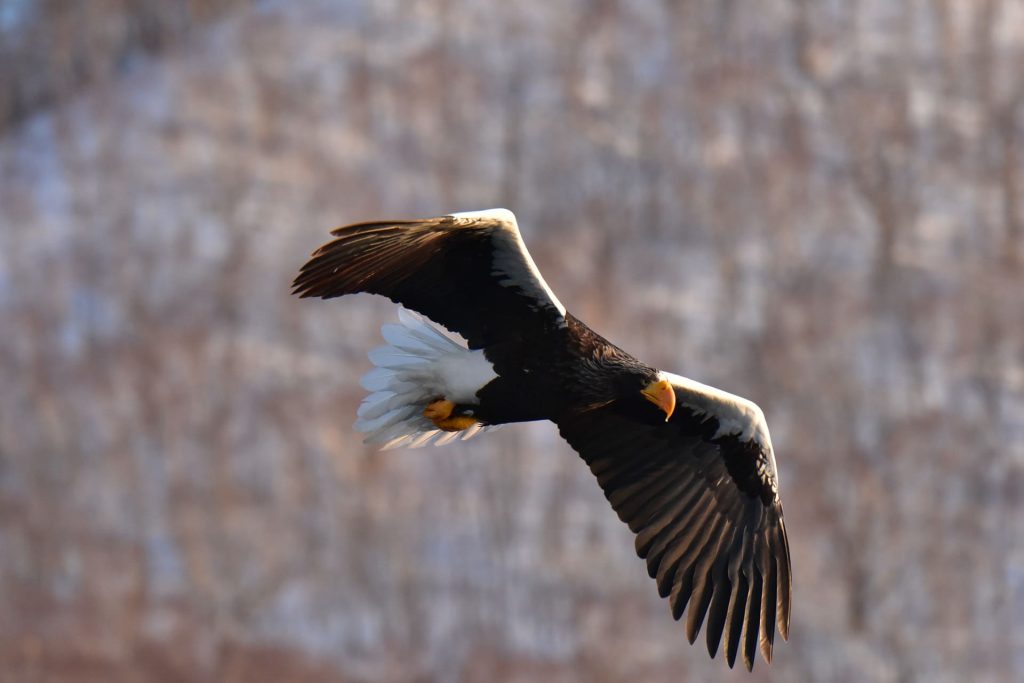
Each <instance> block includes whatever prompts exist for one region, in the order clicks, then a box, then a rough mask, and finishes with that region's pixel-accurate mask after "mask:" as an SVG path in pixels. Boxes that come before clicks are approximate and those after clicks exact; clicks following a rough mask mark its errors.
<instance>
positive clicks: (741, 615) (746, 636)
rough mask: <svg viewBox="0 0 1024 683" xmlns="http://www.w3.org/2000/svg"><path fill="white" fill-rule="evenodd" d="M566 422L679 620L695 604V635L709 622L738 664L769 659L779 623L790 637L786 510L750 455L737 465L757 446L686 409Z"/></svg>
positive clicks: (713, 644)
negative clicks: (664, 415) (657, 416)
mask: <svg viewBox="0 0 1024 683" xmlns="http://www.w3.org/2000/svg"><path fill="white" fill-rule="evenodd" d="M558 426H559V430H560V431H561V433H562V436H563V437H565V439H566V440H567V441H568V442H569V443H570V444H571V445H572V447H573V448H575V449H576V451H577V452H579V453H580V455H581V456H582V457H583V459H584V460H585V461H586V462H587V465H589V466H590V470H591V471H592V472H593V473H594V474H595V475H596V476H597V480H598V483H600V485H601V488H602V489H603V490H604V493H605V496H606V497H607V498H608V500H609V502H610V503H611V504H612V507H613V508H614V509H615V511H616V512H617V513H618V515H619V518H620V519H622V521H624V522H626V524H628V525H629V528H630V529H631V530H632V531H633V532H634V533H635V534H636V535H637V537H636V551H637V554H639V555H640V557H642V558H644V559H646V560H647V569H648V573H649V574H650V575H651V577H652V578H654V579H656V580H657V583H658V593H659V594H660V595H661V596H662V597H667V598H669V602H670V606H671V609H672V616H673V617H674V618H676V619H679V618H681V617H682V615H683V611H684V609H685V608H686V606H687V605H689V610H688V611H687V614H686V635H687V638H688V639H689V640H690V642H691V643H692V642H694V640H695V639H696V637H697V634H698V632H699V631H700V627H701V625H702V623H703V622H704V621H705V619H706V620H707V627H706V629H705V631H706V636H707V645H708V652H709V653H710V654H711V656H712V657H714V656H715V653H716V652H717V651H718V648H719V645H720V643H721V641H722V640H723V638H724V640H725V652H726V657H727V659H728V662H729V666H730V667H731V666H732V665H733V663H734V662H735V660H736V655H737V653H739V652H742V653H743V662H744V664H745V665H746V667H747V668H748V669H750V668H752V667H753V663H754V652H755V650H756V648H757V647H758V645H759V644H760V649H761V653H762V655H763V656H764V658H765V660H766V661H769V662H770V661H771V658H772V646H773V642H774V638H775V629H776V626H778V629H779V632H780V633H782V636H783V637H784V638H788V636H789V610H790V587H791V577H790V564H789V544H788V541H787V539H786V527H785V525H784V524H783V519H782V506H781V504H780V503H779V501H778V499H777V497H776V496H775V495H774V493H771V494H769V493H768V492H767V490H768V489H770V488H771V485H772V482H770V481H768V480H765V481H763V482H760V484H757V483H756V480H755V479H752V478H751V476H750V473H751V472H754V471H756V470H757V468H756V467H755V466H754V463H752V462H749V463H746V464H744V463H743V462H738V461H739V460H743V459H750V458H753V457H754V456H753V455H752V454H751V453H750V452H749V449H747V448H746V447H747V446H749V445H750V444H749V443H746V442H740V441H739V440H738V439H737V438H736V437H733V436H725V437H722V438H719V439H715V438H714V434H715V432H716V430H717V421H716V420H715V419H714V418H711V419H703V420H701V419H698V417H697V416H695V415H694V413H693V412H692V411H690V410H689V409H687V408H686V407H684V406H680V407H679V408H677V410H676V412H675V414H674V415H673V416H672V419H671V420H670V421H669V422H664V423H655V422H653V421H647V420H641V419H639V418H637V417H636V416H632V415H626V414H624V413H622V412H619V411H618V410H617V409H616V408H615V406H614V404H613V405H611V406H608V407H605V408H600V409H597V410H591V411H588V412H586V413H583V414H580V415H575V416H572V417H569V418H566V419H564V420H559V422H558ZM744 450H747V452H746V453H744V452H743V451H744ZM769 475H770V477H772V478H773V477H774V472H770V473H769Z"/></svg>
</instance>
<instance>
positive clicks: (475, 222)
mask: <svg viewBox="0 0 1024 683" xmlns="http://www.w3.org/2000/svg"><path fill="white" fill-rule="evenodd" d="M331 234H333V235H334V236H335V239H334V240H333V241H331V242H328V243H327V244H325V245H324V246H322V247H320V248H319V249H317V250H316V251H315V252H313V256H312V258H310V260H309V261H308V262H307V263H306V264H305V265H304V266H303V267H302V270H301V272H300V273H299V275H298V277H296V278H295V282H294V283H293V288H294V289H293V292H294V293H295V294H299V295H300V296H302V297H310V296H315V297H321V298H324V299H329V298H332V297H336V296H342V295H345V294H353V293H356V292H370V293H372V294H382V295H384V296H386V297H388V298H390V299H391V300H392V301H395V302H397V303H400V304H403V305H404V306H406V307H407V308H411V309H413V310H415V311H418V312H420V313H422V314H423V315H425V316H427V317H428V318H430V319H431V320H434V321H435V322H438V323H441V324H442V325H444V326H445V327H447V328H448V329H450V330H454V331H455V332H458V333H459V334H461V335H462V336H464V337H465V338H466V340H467V341H468V342H469V346H470V348H474V349H476V348H481V347H484V346H487V345H488V344H490V343H492V342H494V341H498V340H502V339H506V338H508V337H509V336H515V335H516V334H517V333H522V332H523V331H524V330H532V329H537V330H538V331H541V330H543V329H550V328H557V327H560V326H562V325H564V324H565V307H564V306H562V304H561V302H559V301H558V299H557V298H556V297H555V295H554V294H553V293H552V292H551V290H550V288H549V287H548V285H547V283H546V282H544V278H543V277H541V274H540V272H539V271H538V270H537V266H536V265H535V264H534V262H533V259H532V258H531V257H530V253H529V252H528V251H527V250H526V245H524V244H523V239H522V237H521V236H520V234H519V228H518V226H517V225H516V219H515V216H514V215H512V212H511V211H507V210H505V209H492V210H490V211H480V212H474V213H460V214H452V215H450V216H442V217H439V218H427V219H423V220H412V221H391V222H381V223H359V224H357V225H349V226H346V227H343V228H338V229H337V230H334V231H332V233H331Z"/></svg>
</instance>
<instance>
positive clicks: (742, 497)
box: [294, 209, 792, 669]
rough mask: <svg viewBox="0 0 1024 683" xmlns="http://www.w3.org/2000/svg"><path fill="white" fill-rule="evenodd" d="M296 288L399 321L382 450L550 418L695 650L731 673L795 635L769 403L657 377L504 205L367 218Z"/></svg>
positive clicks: (380, 379) (384, 367)
mask: <svg viewBox="0 0 1024 683" xmlns="http://www.w3.org/2000/svg"><path fill="white" fill-rule="evenodd" d="M332 234H333V235H334V240H332V241H331V242H328V243H327V244H325V245H323V246H322V247H320V248H319V249H317V250H316V251H315V252H314V253H313V255H312V258H310V260H309V261H308V262H307V263H306V264H305V265H304V266H303V267H302V270H301V272H300V273H299V275H298V277H296V278H295V282H294V293H296V294H299V295H301V296H303V297H321V298H324V299H329V298H332V297H336V296H343V295H345V294H354V293H356V292H370V293H373V294H382V295H384V296H386V297H388V298H389V299H391V300H392V301H395V302H396V303H399V304H401V305H402V306H405V307H406V308H409V309H412V310H413V311H417V312H418V313H421V314H422V315H424V316H426V317H427V318H429V320H430V321H433V322H434V323H439V324H441V325H443V326H444V327H446V328H448V330H451V331H454V332H457V333H459V334H460V335H462V336H463V337H464V338H465V340H466V342H468V348H467V346H466V345H463V344H461V343H459V342H457V341H455V340H454V339H452V338H451V337H449V336H448V335H446V334H444V333H443V332H442V331H440V330H439V329H437V328H436V327H434V326H433V325H431V323H430V322H429V321H428V320H424V319H423V318H421V317H419V316H414V315H412V314H410V313H408V312H407V311H404V310H400V311H399V314H400V321H401V322H400V324H398V325H385V326H384V327H383V329H382V332H383V334H384V338H385V339H386V340H387V341H388V342H389V344H390V346H384V347H381V348H378V349H375V350H374V351H372V352H371V353H370V359H371V361H373V363H374V365H376V366H377V367H376V368H375V369H373V370H371V371H370V372H369V373H368V374H367V375H366V376H365V377H364V378H363V381H362V384H363V386H364V387H365V388H366V389H367V390H368V391H370V392H371V393H370V395H369V396H368V397H367V398H366V399H365V400H364V401H363V403H362V405H361V406H360V408H359V412H358V420H357V422H356V428H357V429H359V430H360V431H363V432H369V437H368V439H367V442H368V443H377V444H382V445H383V446H384V447H396V446H421V445H424V444H427V443H445V442H448V441H450V440H452V439H454V438H468V437H470V436H473V435H474V434H476V433H478V432H479V431H481V430H482V429H486V428H487V427H488V426H490V425H499V424H505V423H509V422H525V421H528V420H551V421H552V422H554V423H555V424H556V425H558V430H559V432H560V433H561V434H562V436H563V437H564V438H565V440H566V441H568V442H569V444H570V445H571V446H572V447H573V448H574V449H576V451H578V452H579V454H580V455H581V456H582V457H583V459H584V460H585V461H586V463H587V465H588V466H589V467H590V470H591V471H592V472H593V473H594V475H595V476H596V477H597V481H598V483H599V484H600V485H601V488H602V489H603V490H604V494H605V496H606V497H607V498H608V501H609V502H610V503H611V505H612V507H613V508H614V509H615V512H617V513H618V515H619V518H620V519H622V521H623V522H625V523H626V524H627V525H629V528H630V529H631V530H632V531H633V533H635V534H636V552H637V553H638V554H639V555H640V557H641V558H644V559H645V560H646V561H647V571H648V573H649V574H650V575H651V577H652V578H654V579H656V581H657V585H658V593H659V594H660V595H661V596H662V597H667V598H668V599H669V605H670V607H671V610H672V616H673V617H674V618H676V619H680V618H681V617H682V615H683V612H684V610H686V607H687V605H689V610H688V611H686V637H687V638H688V639H689V641H690V642H691V643H693V642H694V640H695V639H696V637H697V634H698V632H699V630H700V627H701V625H702V623H703V622H704V621H705V619H706V620H707V626H706V628H705V631H706V636H707V645H708V652H709V653H710V654H711V656H712V657H714V656H715V654H716V653H717V651H718V647H719V644H720V643H721V641H722V639H723V637H724V639H725V654H726V659H727V660H728V663H729V666H730V667H731V666H733V664H734V663H735V661H736V655H737V654H738V653H740V652H742V653H743V662H744V664H745V665H746V667H747V669H751V668H752V667H753V665H754V651H755V648H757V647H758V645H760V649H761V654H762V656H763V657H764V659H765V660H766V661H769V662H770V661H771V658H772V644H773V641H774V639H775V629H776V627H778V630H779V632H780V633H781V634H782V637H783V638H787V639H788V637H789V614H790V589H791V585H792V580H791V573H790V561H789V543H788V541H787V539H786V526H785V524H784V523H783V519H782V503H781V502H780V501H779V480H778V473H777V472H776V468H775V455H774V454H773V452H772V442H771V438H770V437H769V435H768V426H767V424H765V419H764V415H763V414H762V413H761V410H760V408H758V407H757V406H756V405H755V404H754V403H752V402H750V401H748V400H746V399H744V398H740V397H739V396H733V395H732V394H728V393H726V392H724V391H721V390H719V389H715V388H713V387H710V386H707V385H704V384H701V383H700V382H695V381H694V380H692V379H687V378H685V377H680V376H678V375H673V374H671V373H668V372H663V371H660V370H657V369H656V368H653V367H651V366H649V365H647V364H646V363H643V362H641V361H639V360H637V359H636V358H634V357H633V356H631V355H629V354H628V353H626V352H625V351H623V350H622V349H620V348H618V347H617V346H615V345H614V344H611V343H610V342H608V341H606V340H605V339H604V338H603V337H601V336H600V335H598V334H597V333H596V332H594V331H593V330H591V329H590V328H589V327H587V326H586V325H584V324H583V323H582V322H580V321H579V320H577V319H576V318H575V317H573V315H572V314H571V313H569V312H567V311H566V309H565V306H563V305H562V303H561V302H560V301H559V300H558V297H556V296H555V295H554V293H553V292H552V291H551V289H550V288H549V287H548V285H547V283H546V282H545V281H544V278H543V277H542V276H541V274H540V272H539V271H538V270H537V266H536V265H535V264H534V262H533V259H532V258H531V257H530V254H529V252H528V251H527V250H526V246H525V245H524V244H523V240H522V237H521V236H520V234H519V228H518V227H517V225H516V219H515V216H513V215H512V213H511V212H509V211H506V210H505V209H492V210H490V211H479V212H470V213H455V214H451V215H448V216H441V217H439V218H427V219H422V220H406V221H383V222H372V223H359V224H356V225H349V226H346V227H342V228H338V229H336V230H334V231H333V232H332Z"/></svg>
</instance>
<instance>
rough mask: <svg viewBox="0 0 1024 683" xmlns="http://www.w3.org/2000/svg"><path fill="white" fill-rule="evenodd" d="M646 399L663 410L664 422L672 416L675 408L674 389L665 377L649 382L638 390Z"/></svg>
mask: <svg viewBox="0 0 1024 683" xmlns="http://www.w3.org/2000/svg"><path fill="white" fill-rule="evenodd" d="M640 393H641V394H643V395H644V398H646V399H647V400H648V401H650V402H651V403H653V404H654V405H656V406H658V407H659V408H661V409H662V410H664V411H665V422H668V419H669V418H670V417H672V412H673V411H674V410H675V409H676V390H675V389H673V388H672V383H671V382H669V381H668V380H667V379H659V380H657V381H655V382H651V383H650V384H648V385H647V386H646V387H644V389H643V391H641V392H640Z"/></svg>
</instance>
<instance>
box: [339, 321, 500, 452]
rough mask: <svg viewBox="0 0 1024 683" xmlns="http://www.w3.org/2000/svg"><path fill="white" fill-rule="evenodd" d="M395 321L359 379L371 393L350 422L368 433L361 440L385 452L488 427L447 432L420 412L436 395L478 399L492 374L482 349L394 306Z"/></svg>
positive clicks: (438, 442) (451, 438)
mask: <svg viewBox="0 0 1024 683" xmlns="http://www.w3.org/2000/svg"><path fill="white" fill-rule="evenodd" d="M398 320H399V322H398V324H389V325H384V326H383V327H382V328H381V333H382V334H383V335H384V339H385V341H387V342H388V345H387V346H380V347H378V348H376V349H374V350H373V351H371V352H370V361H371V362H373V364H374V365H375V366H376V367H375V368H374V369H373V370H370V371H369V372H368V373H366V374H365V375H363V378H362V380H361V382H360V383H361V384H362V385H363V388H364V389H366V390H367V391H369V392H370V394H369V395H368V396H367V397H366V398H365V399H363V402H362V404H361V405H360V406H359V412H358V416H359V417H358V419H357V420H356V424H355V428H356V429H357V430H358V431H360V432H363V433H365V434H367V437H366V440H365V442H364V443H368V444H379V445H380V446H381V448H382V449H384V450H386V449H389V448H398V447H400V446H405V447H407V448H419V447H420V446H426V445H427V444H435V445H438V446H439V445H441V444H445V443H448V442H450V441H454V440H455V439H463V440H465V439H468V438H470V437H472V436H475V435H477V434H479V433H481V432H484V431H487V430H489V429H493V427H491V426H483V425H479V424H477V425H473V426H471V427H469V428H468V429H464V430H462V431H458V432H446V431H442V430H440V429H438V428H437V427H435V426H434V423H433V422H431V421H430V420H429V419H427V418H426V417H424V416H423V410H424V408H426V407H427V404H429V403H430V402H431V401H433V400H435V399H438V398H446V399H448V400H449V401H453V402H454V403H457V404H460V405H466V404H474V403H477V400H478V399H477V397H476V392H477V391H479V390H480V389H482V388H483V387H484V386H485V385H486V384H487V383H488V382H490V381H491V380H493V379H494V378H495V377H497V375H496V374H495V373H494V368H493V366H492V365H491V363H490V362H489V361H488V360H487V359H486V358H485V357H484V352H483V351H471V350H470V349H468V348H466V345H465V344H464V343H463V342H461V341H457V340H456V339H454V338H453V337H451V336H449V334H448V333H446V332H445V331H442V330H441V329H440V328H438V327H437V326H435V325H434V324H433V323H431V322H430V321H429V320H427V319H426V318H424V317H422V316H420V315H417V314H416V313H413V312H411V311H408V310H406V309H405V308H399V309H398Z"/></svg>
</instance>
